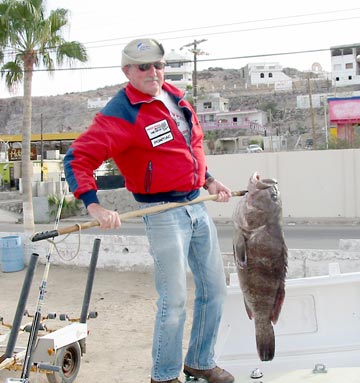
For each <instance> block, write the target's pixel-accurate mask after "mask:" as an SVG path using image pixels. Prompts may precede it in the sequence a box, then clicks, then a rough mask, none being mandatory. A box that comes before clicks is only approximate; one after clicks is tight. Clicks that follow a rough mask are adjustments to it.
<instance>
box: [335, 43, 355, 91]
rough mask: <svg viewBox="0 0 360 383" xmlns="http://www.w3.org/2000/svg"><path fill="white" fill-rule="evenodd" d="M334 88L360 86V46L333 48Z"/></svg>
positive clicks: (350, 45)
mask: <svg viewBox="0 0 360 383" xmlns="http://www.w3.org/2000/svg"><path fill="white" fill-rule="evenodd" d="M330 51H331V73H332V83H333V86H348V85H355V84H360V44H349V45H339V46H336V47H331V48H330Z"/></svg>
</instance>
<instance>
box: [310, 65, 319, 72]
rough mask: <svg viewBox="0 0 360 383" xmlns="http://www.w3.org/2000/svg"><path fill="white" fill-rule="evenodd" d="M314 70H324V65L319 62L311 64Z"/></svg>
mask: <svg viewBox="0 0 360 383" xmlns="http://www.w3.org/2000/svg"><path fill="white" fill-rule="evenodd" d="M311 70H312V71H313V72H322V66H321V65H320V64H319V63H314V64H312V66H311Z"/></svg>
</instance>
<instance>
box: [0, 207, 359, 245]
mask: <svg viewBox="0 0 360 383" xmlns="http://www.w3.org/2000/svg"><path fill="white" fill-rule="evenodd" d="M21 218H22V217H21V216H20V215H18V214H15V213H11V212H8V211H6V210H0V232H18V233H21V232H23V231H24V229H23V226H22V224H21V223H19V222H21ZM91 220H92V218H91V217H90V216H88V215H86V216H81V217H72V218H67V219H63V220H61V221H60V223H59V227H66V226H72V225H74V223H77V222H79V223H84V222H87V221H91ZM215 224H216V227H217V230H218V236H219V242H220V248H221V250H222V252H232V235H233V227H232V223H231V221H230V220H215ZM53 228H54V224H53V223H49V224H36V225H35V231H36V232H38V231H47V230H52V229H53ZM283 231H284V237H285V242H286V244H287V247H288V248H289V249H338V248H339V240H340V239H360V223H359V222H358V221H357V220H351V219H346V220H341V219H338V218H336V219H335V218H334V219H327V220H324V219H322V220H315V219H312V220H310V219H301V220H300V219H298V220H294V219H292V220H289V219H284V223H283ZM86 233H88V234H96V233H100V234H104V235H107V234H108V235H113V234H117V235H136V236H139V235H145V228H144V224H143V222H142V219H141V218H136V219H131V220H129V221H124V222H123V223H122V227H121V229H118V230H100V229H99V228H98V227H95V228H91V229H87V230H86Z"/></svg>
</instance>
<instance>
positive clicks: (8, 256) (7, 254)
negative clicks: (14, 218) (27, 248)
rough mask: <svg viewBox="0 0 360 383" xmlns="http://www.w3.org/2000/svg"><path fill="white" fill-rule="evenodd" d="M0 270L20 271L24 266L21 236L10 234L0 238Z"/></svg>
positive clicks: (8, 271)
mask: <svg viewBox="0 0 360 383" xmlns="http://www.w3.org/2000/svg"><path fill="white" fill-rule="evenodd" d="M0 261H1V270H2V271H3V272H4V273H11V272H13V271H20V270H22V269H23V268H24V257H23V249H22V246H21V237H19V236H18V235H10V236H8V237H3V238H0Z"/></svg>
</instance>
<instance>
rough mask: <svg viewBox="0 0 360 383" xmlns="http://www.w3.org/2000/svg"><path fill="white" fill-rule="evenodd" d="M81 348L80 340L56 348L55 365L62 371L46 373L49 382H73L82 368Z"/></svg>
mask: <svg viewBox="0 0 360 383" xmlns="http://www.w3.org/2000/svg"><path fill="white" fill-rule="evenodd" d="M80 361H81V349H80V345H79V342H74V343H71V344H69V345H67V346H65V347H61V348H59V349H58V350H56V354H55V360H54V366H59V367H60V371H55V372H53V373H50V374H46V376H47V379H48V381H49V383H72V382H73V381H74V380H75V378H76V376H77V374H78V372H79V369H80Z"/></svg>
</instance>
